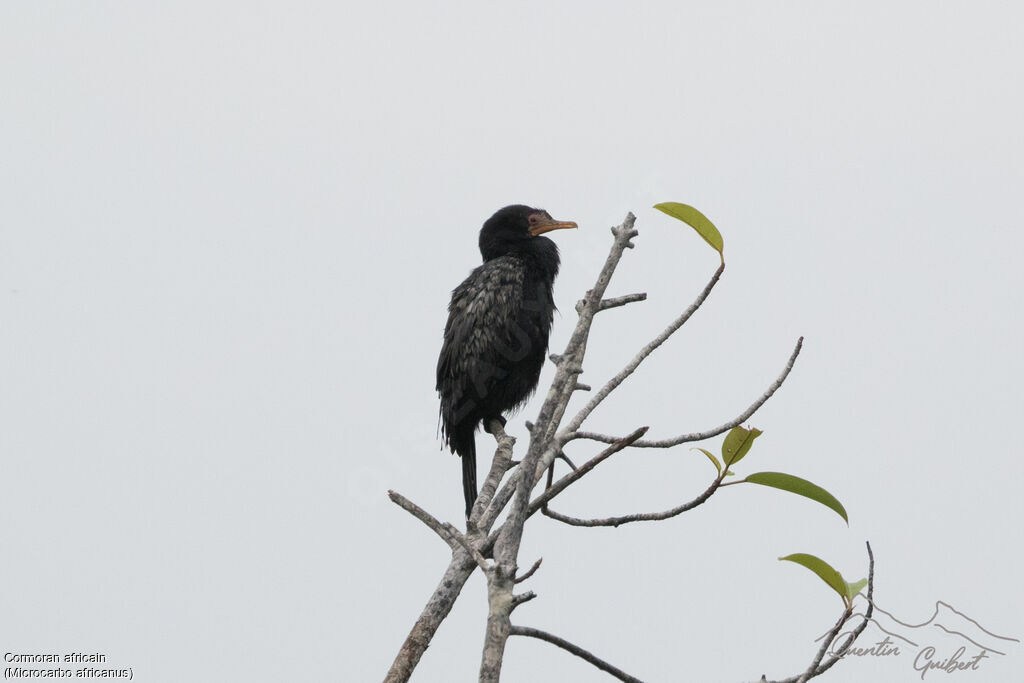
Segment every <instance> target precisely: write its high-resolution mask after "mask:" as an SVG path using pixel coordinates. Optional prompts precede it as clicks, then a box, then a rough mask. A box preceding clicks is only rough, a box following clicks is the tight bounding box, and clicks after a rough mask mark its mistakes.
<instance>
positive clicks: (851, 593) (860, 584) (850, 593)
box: [846, 579, 868, 602]
mask: <svg viewBox="0 0 1024 683" xmlns="http://www.w3.org/2000/svg"><path fill="white" fill-rule="evenodd" d="M866 585H868V580H867V579H861V580H860V581H857V582H855V583H850V582H849V581H847V582H846V597H847V598H848V599H849V600H850V602H853V599H854V598H855V597H857V593H860V592H861V591H862V590H864V586H866Z"/></svg>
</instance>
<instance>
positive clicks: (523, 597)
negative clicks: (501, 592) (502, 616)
mask: <svg viewBox="0 0 1024 683" xmlns="http://www.w3.org/2000/svg"><path fill="white" fill-rule="evenodd" d="M535 597H537V594H536V593H534V592H533V591H526V592H525V593H520V594H519V595H513V596H512V610H514V609H515V608H516V607H519V605H521V604H523V603H524V602H529V601H530V600H533V599H534V598H535ZM512 610H509V611H512Z"/></svg>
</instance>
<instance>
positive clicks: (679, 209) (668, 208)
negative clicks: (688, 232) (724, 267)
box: [654, 202, 725, 263]
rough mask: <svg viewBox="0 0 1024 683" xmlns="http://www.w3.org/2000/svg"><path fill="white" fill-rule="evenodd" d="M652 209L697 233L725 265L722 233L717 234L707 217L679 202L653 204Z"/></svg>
mask: <svg viewBox="0 0 1024 683" xmlns="http://www.w3.org/2000/svg"><path fill="white" fill-rule="evenodd" d="M654 208H655V209H657V210H658V211H661V212H662V213H667V214H668V215H669V216H672V218H675V219H678V220H681V221H682V222H684V223H686V224H687V225H689V226H690V227H691V228H693V229H694V230H696V231H697V234H698V235H700V236H701V237H703V238H704V241H705V242H707V243H708V244H710V245H711V248H712V249H714V250H715V251H717V252H718V255H719V256H720V257H721V259H722V263H725V254H723V253H722V250H723V249H724V248H725V244H724V243H723V242H722V233H720V232H718V228H716V227H715V224H714V223H712V222H711V221H709V220H708V217H707V216H705V215H704V214H702V213H701V212H700V211H698V210H697V209H695V208H693V207H692V206H690V205H688V204H680V203H679V202H662V203H661V204H655V205H654Z"/></svg>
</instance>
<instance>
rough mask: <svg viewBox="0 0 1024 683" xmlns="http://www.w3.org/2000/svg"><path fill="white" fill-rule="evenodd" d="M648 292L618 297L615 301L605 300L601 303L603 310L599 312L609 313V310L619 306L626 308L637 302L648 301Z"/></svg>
mask: <svg viewBox="0 0 1024 683" xmlns="http://www.w3.org/2000/svg"><path fill="white" fill-rule="evenodd" d="M646 300H647V292H639V293H637V294H627V295H626V296H617V297H615V298H614V299H603V300H602V301H601V308H600V309H598V310H601V311H607V310H608V309H609V308H618V307H619V306H625V305H626V304H631V303H634V302H637V301H646Z"/></svg>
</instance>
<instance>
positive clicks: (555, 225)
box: [530, 216, 579, 237]
mask: <svg viewBox="0 0 1024 683" xmlns="http://www.w3.org/2000/svg"><path fill="white" fill-rule="evenodd" d="M578 227H579V226H578V225H576V224H575V223H573V222H572V221H556V220H552V219H551V218H548V217H547V216H542V217H541V219H540V222H539V223H537V224H536V225H534V226H533V227H531V228H530V236H532V237H536V236H537V235H543V234H544V233H546V232H551V231H552V230H567V229H568V228H578Z"/></svg>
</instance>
